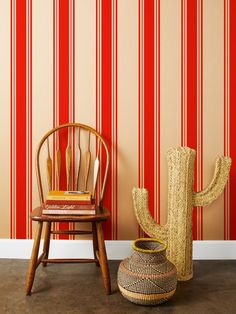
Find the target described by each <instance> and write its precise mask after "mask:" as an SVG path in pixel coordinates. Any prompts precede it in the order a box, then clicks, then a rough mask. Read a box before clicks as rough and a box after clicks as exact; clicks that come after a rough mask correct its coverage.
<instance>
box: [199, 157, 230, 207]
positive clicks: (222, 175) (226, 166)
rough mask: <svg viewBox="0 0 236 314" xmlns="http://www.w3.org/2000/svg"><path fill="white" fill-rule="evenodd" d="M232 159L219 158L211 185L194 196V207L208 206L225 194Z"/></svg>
mask: <svg viewBox="0 0 236 314" xmlns="http://www.w3.org/2000/svg"><path fill="white" fill-rule="evenodd" d="M230 166H231V158H230V157H224V156H222V157H218V158H217V160H216V165H215V172H214V176H213V179H212V181H211V183H210V184H209V185H208V187H206V188H205V189H204V190H202V191H200V192H196V193H194V194H193V206H206V205H209V204H210V203H212V202H213V201H214V200H215V199H217V197H219V195H220V194H221V193H222V192H223V190H224V187H225V185H226V182H227V180H228V177H229V171H230Z"/></svg>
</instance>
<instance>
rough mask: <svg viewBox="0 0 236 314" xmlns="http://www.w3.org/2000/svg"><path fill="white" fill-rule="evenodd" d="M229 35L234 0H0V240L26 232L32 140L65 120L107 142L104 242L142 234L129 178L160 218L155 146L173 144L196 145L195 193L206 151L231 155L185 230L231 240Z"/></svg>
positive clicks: (204, 174) (234, 25)
mask: <svg viewBox="0 0 236 314" xmlns="http://www.w3.org/2000/svg"><path fill="white" fill-rule="evenodd" d="M235 38H236V1H234V0H129V1H127V0H40V1H39V0H38V1H37V0H9V1H8V0H0V45H1V49H0V125H1V132H0V147H1V154H0V159H1V162H0V199H1V205H0V238H18V239H27V238H31V237H32V234H33V233H34V229H32V224H31V222H30V219H29V214H30V212H31V210H32V208H33V207H34V206H36V205H37V204H38V194H37V186H36V177H35V171H34V153H35V149H36V145H37V143H38V142H39V140H40V138H41V137H42V135H43V134H44V133H45V132H46V131H47V130H48V129H50V128H52V127H53V126H56V125H58V124H60V123H65V122H73V121H76V122H81V123H85V124H89V125H91V126H93V127H95V128H96V129H97V130H98V131H100V132H101V133H102V134H103V135H104V137H105V138H106V139H107V142H108V145H109V149H110V153H111V170H110V176H109V180H108V187H107V193H106V198H105V205H106V206H107V207H108V208H109V209H110V211H111V220H110V221H109V222H108V223H107V224H106V225H104V230H105V237H106V239H134V238H136V237H138V236H139V235H141V234H142V231H141V230H140V229H139V227H138V225H137V222H136V220H135V217H134V212H133V206H132V198H131V190H132V187H134V186H140V187H143V186H144V187H146V188H148V190H149V198H150V199H149V200H150V211H151V213H152V215H153V217H154V218H155V219H156V220H157V221H158V222H160V223H163V224H164V223H165V222H166V217H167V179H168V178H167V165H166V151H167V150H168V149H169V148H170V147H171V146H180V145H183V146H185V145H187V146H189V147H192V148H194V149H196V151H197V156H196V165H195V189H196V190H201V189H202V188H204V187H205V186H206V185H207V184H208V183H209V182H210V180H211V177H212V175H213V170H214V161H215V158H216V156H217V155H222V154H224V155H230V156H231V157H232V160H233V164H232V168H231V175H230V181H229V183H228V185H227V188H226V190H225V193H224V195H222V196H221V197H220V198H219V199H218V200H217V201H216V202H214V203H213V204H211V205H210V206H208V207H206V208H201V207H198V208H195V209H194V213H193V237H194V239H198V240H202V239H205V240H206V239H212V240H213V239H225V240H228V239H236V199H235V198H234V190H235V189H236V166H235V165H234V159H235V158H236V141H235V140H234V136H235V135H236V121H234V119H236V106H235V103H236V78H235V74H236V41H235ZM65 147H66V143H63V142H62V143H61V148H62V151H63V150H65ZM63 180H64V179H63V178H62V181H63ZM61 227H62V228H63V227H65V226H61Z"/></svg>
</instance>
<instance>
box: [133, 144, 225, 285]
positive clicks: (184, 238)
mask: <svg viewBox="0 0 236 314" xmlns="http://www.w3.org/2000/svg"><path fill="white" fill-rule="evenodd" d="M167 160H168V176H169V177H168V221H167V224H166V225H165V226H160V225H159V224H157V223H156V222H155V221H154V220H153V218H152V217H151V215H150V212H149V208H148V192H147V190H146V189H133V200H134V210H135V215H136V218H137V220H138V222H139V224H140V226H141V227H142V229H143V230H144V231H145V232H146V233H147V234H148V235H149V236H150V237H155V238H158V239H161V240H163V241H166V242H167V244H168V249H167V255H168V258H169V259H170V261H171V262H172V263H174V264H175V266H176V268H177V277H178V280H188V279H190V278H192V276H193V272H192V208H193V206H194V205H195V206H196V205H198V206H204V205H206V204H210V203H211V202H212V201H213V200H215V199H216V198H217V197H218V196H219V195H220V194H221V193H222V191H223V189H224V186H225V184H226V182H227V179H228V175H229V170H230V165H231V159H230V158H229V157H219V158H218V159H217V161H216V167H215V173H214V176H213V180H212V182H211V183H210V185H209V186H208V187H206V188H205V189H204V190H203V191H199V192H197V193H195V192H194V191H193V180H194V160H195V151H194V150H193V149H190V148H188V147H177V148H172V149H170V150H169V151H168V154H167Z"/></svg>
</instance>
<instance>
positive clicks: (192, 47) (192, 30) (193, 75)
mask: <svg viewBox="0 0 236 314" xmlns="http://www.w3.org/2000/svg"><path fill="white" fill-rule="evenodd" d="M187 43H188V45H187V78H188V82H187V99H188V102H187V146H188V147H191V148H193V149H195V150H197V0H188V3H187ZM194 174H195V177H194V188H195V190H196V188H197V175H196V174H197V163H196V162H195V171H194ZM193 239H194V240H196V239H197V209H196V208H194V209H193Z"/></svg>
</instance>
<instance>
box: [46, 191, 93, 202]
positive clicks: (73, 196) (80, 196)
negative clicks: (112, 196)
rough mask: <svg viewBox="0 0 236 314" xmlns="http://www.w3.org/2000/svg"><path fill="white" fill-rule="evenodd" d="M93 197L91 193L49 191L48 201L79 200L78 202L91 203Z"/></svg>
mask: <svg viewBox="0 0 236 314" xmlns="http://www.w3.org/2000/svg"><path fill="white" fill-rule="evenodd" d="M91 199H92V195H91V193H90V192H89V191H49V192H48V196H47V200H55V201H56V200H65V201H71V200H78V201H90V200H91Z"/></svg>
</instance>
